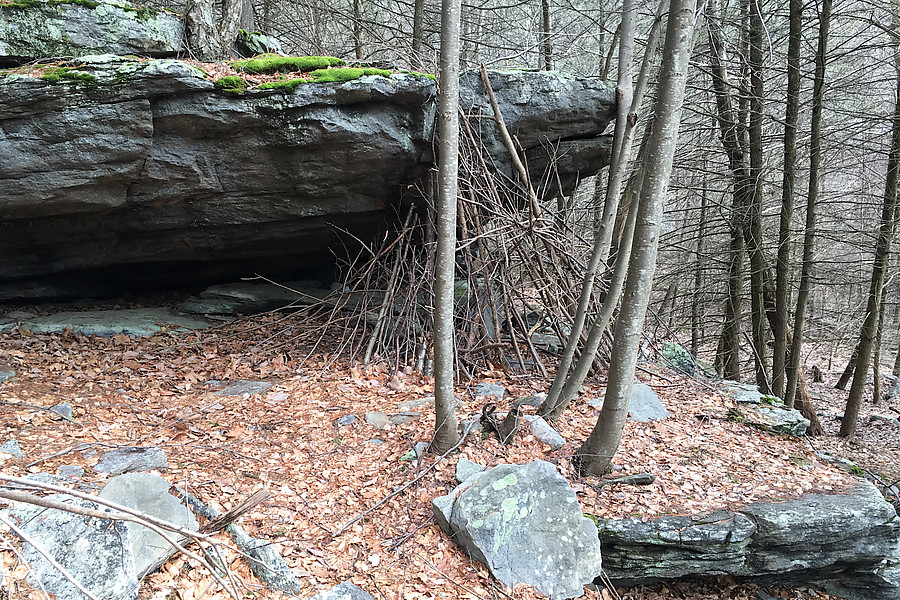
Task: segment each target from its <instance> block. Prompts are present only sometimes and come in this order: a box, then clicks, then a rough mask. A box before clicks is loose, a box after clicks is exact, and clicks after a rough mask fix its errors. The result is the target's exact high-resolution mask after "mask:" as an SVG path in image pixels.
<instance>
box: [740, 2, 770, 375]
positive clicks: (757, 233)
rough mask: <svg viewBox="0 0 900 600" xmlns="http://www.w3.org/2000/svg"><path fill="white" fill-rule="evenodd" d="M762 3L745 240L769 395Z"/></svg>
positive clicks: (755, 33) (754, 53)
mask: <svg viewBox="0 0 900 600" xmlns="http://www.w3.org/2000/svg"><path fill="white" fill-rule="evenodd" d="M761 4H762V0H751V1H750V6H749V11H750V14H749V24H748V27H749V31H748V35H747V41H748V43H749V46H750V53H749V59H750V60H749V64H748V67H749V72H750V105H749V108H750V127H749V130H748V133H749V150H750V172H749V175H750V182H749V184H750V185H752V192H751V193H750V195H749V204H748V207H747V208H748V210H747V220H746V221H745V226H746V227H747V230H746V232H745V233H744V238H745V240H746V242H747V251H748V254H749V256H750V306H751V325H752V327H753V345H754V346H755V350H756V351H755V352H754V353H753V357H754V364H755V365H756V385H757V386H759V389H760V390H762V391H763V392H765V393H769V392H770V391H771V390H770V388H769V374H768V346H767V344H766V309H765V306H764V299H763V295H764V293H765V278H766V275H767V273H766V271H767V266H766V259H765V255H764V254H763V250H762V242H763V240H762V197H763V141H762V119H763V43H764V41H765V40H764V37H765V31H764V28H763V20H762V6H761Z"/></svg>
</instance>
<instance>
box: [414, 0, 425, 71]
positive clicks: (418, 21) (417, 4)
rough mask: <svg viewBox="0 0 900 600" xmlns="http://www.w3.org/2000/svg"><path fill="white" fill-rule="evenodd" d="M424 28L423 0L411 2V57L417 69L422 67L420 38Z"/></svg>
mask: <svg viewBox="0 0 900 600" xmlns="http://www.w3.org/2000/svg"><path fill="white" fill-rule="evenodd" d="M424 29H425V0H414V2H413V30H412V54H413V56H412V59H413V64H414V65H415V66H416V68H417V69H422V68H424V64H425V61H424V60H423V57H422V38H423V37H424V36H423V31H424Z"/></svg>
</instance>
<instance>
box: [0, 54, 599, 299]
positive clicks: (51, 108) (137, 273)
mask: <svg viewBox="0 0 900 600" xmlns="http://www.w3.org/2000/svg"><path fill="white" fill-rule="evenodd" d="M78 64H79V67H78V71H77V73H86V74H87V75H88V76H87V77H82V78H80V79H76V78H63V79H62V80H60V81H58V82H56V83H52V82H49V81H45V80H42V79H40V78H36V77H26V76H21V75H10V76H6V77H2V78H0V156H3V157H4V160H3V161H0V301H14V300H24V299H37V298H78V297H85V296H94V297H96V296H106V295H113V294H118V293H122V292H125V291H130V290H139V289H149V288H162V287H176V286H186V285H204V284H208V283H213V282H216V281H222V280H234V279H237V278H239V277H246V276H251V275H253V274H254V273H257V272H258V273H264V274H266V275H269V276H273V277H287V276H292V275H308V274H309V273H310V272H312V271H313V270H314V269H316V268H322V267H326V268H327V267H328V266H329V265H331V264H333V253H332V251H334V252H341V251H342V250H343V247H344V244H345V243H346V242H347V240H349V239H350V236H348V235H344V236H343V239H342V238H341V237H340V236H339V235H338V234H337V233H336V231H338V230H346V231H348V232H350V233H351V234H352V235H355V236H359V237H360V238H361V239H364V240H372V239H374V238H375V237H376V235H377V234H378V232H379V231H380V230H382V229H383V228H384V227H385V226H387V225H388V224H390V223H391V222H392V221H393V220H394V219H396V215H397V212H398V208H400V206H401V204H402V202H403V200H402V196H403V194H404V192H405V191H407V190H409V189H411V187H410V186H413V185H414V184H415V183H416V181H417V180H418V179H419V178H420V177H421V176H422V174H423V173H425V172H427V171H428V170H429V169H430V168H431V167H432V165H433V157H432V133H433V129H434V114H435V86H434V82H433V81H431V80H430V79H427V78H425V77H419V76H414V75H394V76H392V77H390V78H384V77H365V78H362V79H359V80H356V81H350V82H347V83H342V84H306V85H301V86H299V87H298V88H297V89H296V91H295V92H294V93H292V94H284V93H282V92H277V91H250V92H247V93H245V94H243V95H233V94H229V93H226V92H222V91H219V90H216V89H215V88H214V86H213V84H212V82H210V81H209V80H207V79H206V77H205V76H204V74H203V73H202V72H200V71H199V70H198V69H195V68H194V67H191V66H189V65H187V64H185V63H182V62H178V61H175V60H150V61H136V60H132V59H126V58H122V57H116V56H111V55H103V56H94V57H83V58H81V59H80V61H79V63H78ZM490 77H491V82H492V87H494V89H495V91H496V93H497V96H498V98H499V99H500V102H501V109H502V111H503V113H504V117H505V118H506V122H507V125H508V126H509V129H510V130H511V132H512V133H513V134H515V135H516V136H517V138H518V140H519V142H520V143H521V144H522V147H523V148H525V150H526V153H527V156H528V160H529V165H530V167H531V168H532V171H533V172H534V173H535V176H539V175H540V173H541V172H542V171H543V170H544V169H545V168H546V165H547V164H548V163H549V162H550V156H551V154H549V153H548V149H551V151H552V152H554V153H556V154H559V155H560V158H559V159H558V160H557V163H558V165H559V166H560V168H561V171H562V172H561V177H560V181H562V183H563V187H564V188H565V189H564V191H566V192H569V191H571V189H572V188H573V186H574V184H575V182H576V180H577V179H578V178H579V177H584V176H587V175H590V174H593V173H596V172H597V171H598V170H599V169H600V168H601V167H602V166H603V165H605V164H606V162H607V158H606V156H607V153H608V146H609V140H608V136H604V135H602V134H603V132H604V130H605V129H606V127H607V125H608V124H609V122H610V120H611V119H612V117H613V110H614V96H613V92H612V88H611V87H610V86H608V85H607V84H605V83H602V82H599V81H598V80H588V79H577V78H568V77H564V76H560V75H558V74H551V73H492V74H491V75H490ZM462 84H463V85H462V92H461V99H462V101H463V106H464V110H466V111H467V112H468V113H469V114H471V115H477V114H482V115H486V116H490V115H491V110H490V106H489V104H488V103H487V99H486V98H485V97H484V94H483V90H482V89H481V87H480V86H481V82H480V79H477V78H474V77H472V76H470V75H466V76H464V77H463V79H462ZM476 126H477V127H478V129H479V130H480V131H481V132H482V133H481V135H482V137H483V138H484V139H485V142H486V144H487V147H488V149H489V150H490V152H491V155H492V156H493V162H494V163H495V165H496V166H497V168H498V169H500V170H503V171H506V172H509V173H511V172H512V166H511V164H510V161H509V157H508V155H507V153H506V150H505V149H504V148H503V147H502V146H501V145H500V144H499V142H498V141H497V139H498V138H497V137H496V133H495V126H494V124H493V122H492V121H490V120H489V119H485V118H481V119H477V124H476Z"/></svg>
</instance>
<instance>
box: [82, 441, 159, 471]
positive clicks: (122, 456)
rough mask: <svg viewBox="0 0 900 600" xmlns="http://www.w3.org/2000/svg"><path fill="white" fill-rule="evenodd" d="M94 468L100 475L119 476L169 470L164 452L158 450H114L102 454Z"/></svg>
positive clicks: (135, 448)
mask: <svg viewBox="0 0 900 600" xmlns="http://www.w3.org/2000/svg"><path fill="white" fill-rule="evenodd" d="M94 468H95V469H96V470H97V471H99V472H100V473H112V474H113V475H120V474H122V473H131V472H134V471H150V470H152V469H162V470H166V469H168V468H169V461H168V460H167V459H166V454H165V452H163V451H162V450H161V449H159V448H139V447H131V448H116V449H115V450H110V451H109V452H107V453H106V454H104V455H103V456H102V457H101V458H100V462H99V463H97V466H96V467H94Z"/></svg>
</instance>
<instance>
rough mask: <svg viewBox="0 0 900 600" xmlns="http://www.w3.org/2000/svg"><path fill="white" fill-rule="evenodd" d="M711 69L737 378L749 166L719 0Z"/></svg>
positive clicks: (712, 19)
mask: <svg viewBox="0 0 900 600" xmlns="http://www.w3.org/2000/svg"><path fill="white" fill-rule="evenodd" d="M707 14H708V15H709V16H708V18H707V25H708V34H709V50H710V72H711V75H712V85H713V91H714V93H715V97H716V115H717V117H718V121H719V130H720V135H721V139H722V147H723V148H724V149H725V153H726V155H727V156H728V165H729V168H730V169H731V174H732V182H733V186H734V189H733V192H732V194H733V202H732V211H731V221H730V224H729V228H730V233H731V244H730V248H729V261H730V262H729V267H728V296H727V297H726V301H725V322H724V324H723V328H722V337H723V343H722V345H721V348H722V352H723V356H722V359H721V362H722V365H723V368H724V374H725V377H727V378H728V379H733V380H735V381H738V380H740V377H741V366H740V344H741V304H742V303H743V300H742V298H743V276H742V275H743V273H742V271H743V260H744V258H743V257H744V250H745V239H744V236H745V231H746V227H745V225H744V221H745V220H746V209H747V205H748V203H749V197H750V196H751V195H752V193H753V187H754V186H753V184H752V182H751V180H750V173H749V169H748V167H747V164H746V158H745V155H744V149H743V144H742V141H741V140H742V137H743V135H742V132H741V129H742V128H741V125H740V123H739V122H738V120H737V118H736V117H735V111H734V107H733V102H732V97H731V89H732V87H731V84H730V83H729V80H728V72H727V70H726V69H725V65H724V62H723V61H724V59H725V46H724V43H723V41H722V31H721V25H720V18H721V17H720V15H719V4H718V0H710V1H709V4H708V5H707Z"/></svg>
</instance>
